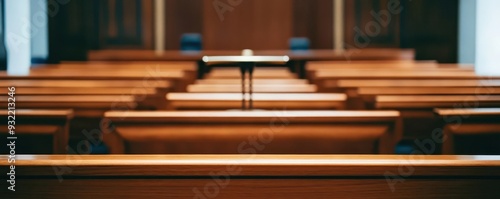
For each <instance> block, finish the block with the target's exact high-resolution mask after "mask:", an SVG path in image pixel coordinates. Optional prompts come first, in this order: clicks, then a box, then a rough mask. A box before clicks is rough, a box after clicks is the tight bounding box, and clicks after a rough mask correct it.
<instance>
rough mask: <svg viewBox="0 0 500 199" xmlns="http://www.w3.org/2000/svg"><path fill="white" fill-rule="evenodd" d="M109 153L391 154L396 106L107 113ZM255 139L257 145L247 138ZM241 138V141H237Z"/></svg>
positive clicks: (397, 134)
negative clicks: (111, 129)
mask: <svg viewBox="0 0 500 199" xmlns="http://www.w3.org/2000/svg"><path fill="white" fill-rule="evenodd" d="M105 118H106V119H108V120H110V121H111V122H112V124H113V126H114V129H115V131H114V132H113V133H111V134H106V135H104V136H105V139H104V140H105V142H106V143H107V144H108V146H110V149H111V152H112V153H118V154H123V153H139V154H149V153H154V154H159V153H160V154H161V153H167V154H169V153H180V154H237V153H247V152H249V151H255V152H256V153H257V152H258V153H267V154H282V153H284V154H296V153H297V154H317V153H320V154H325V153H347V154H353V153H356V154H359V153H362V154H372V153H385V154H387V153H392V152H393V150H394V144H395V143H396V142H397V141H398V140H399V139H400V137H401V132H400V129H399V121H398V118H399V113H398V112H397V111H288V110H275V111H187V112H186V111H169V112H165V111H162V112H158V111H157V112H144V111H134V112H107V113H106V114H105ZM253 138H257V140H256V141H257V142H258V143H259V145H258V146H257V147H256V148H253V147H252V146H247V144H245V143H247V141H248V140H252V139H253ZM242 143H243V144H242Z"/></svg>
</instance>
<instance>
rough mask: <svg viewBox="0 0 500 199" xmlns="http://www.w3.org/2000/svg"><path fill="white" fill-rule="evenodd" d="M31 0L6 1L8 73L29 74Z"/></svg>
mask: <svg viewBox="0 0 500 199" xmlns="http://www.w3.org/2000/svg"><path fill="white" fill-rule="evenodd" d="M30 32H31V31H30V0H6V1H5V43H6V46H7V73H8V74H10V75H27V74H29V68H30V65H31V33H30Z"/></svg>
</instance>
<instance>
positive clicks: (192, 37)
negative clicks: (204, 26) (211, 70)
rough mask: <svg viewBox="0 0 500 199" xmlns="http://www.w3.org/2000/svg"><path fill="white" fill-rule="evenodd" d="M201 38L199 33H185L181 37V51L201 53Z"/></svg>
mask: <svg viewBox="0 0 500 199" xmlns="http://www.w3.org/2000/svg"><path fill="white" fill-rule="evenodd" d="M201 44H202V37H201V34H199V33H185V34H183V35H182V36H181V50H182V51H201V49H202V45H201Z"/></svg>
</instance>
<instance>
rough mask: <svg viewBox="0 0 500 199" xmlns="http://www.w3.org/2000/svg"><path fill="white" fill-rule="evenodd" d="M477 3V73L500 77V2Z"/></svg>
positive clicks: (489, 0) (487, 0) (480, 0)
mask: <svg viewBox="0 0 500 199" xmlns="http://www.w3.org/2000/svg"><path fill="white" fill-rule="evenodd" d="M476 3H477V10H476V73H478V74H480V75H500V36H499V35H500V10H499V9H500V1H499V0H477V2H476Z"/></svg>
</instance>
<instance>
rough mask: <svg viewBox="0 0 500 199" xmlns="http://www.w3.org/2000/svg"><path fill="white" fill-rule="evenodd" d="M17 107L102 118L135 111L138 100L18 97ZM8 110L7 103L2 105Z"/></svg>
mask: <svg viewBox="0 0 500 199" xmlns="http://www.w3.org/2000/svg"><path fill="white" fill-rule="evenodd" d="M0 101H5V102H6V101H7V97H6V96H0ZM16 106H17V107H22V108H23V109H74V114H75V117H91V118H95V117H102V116H103V114H104V112H105V111H108V110H112V109H115V110H121V109H129V110H132V109H135V108H136V107H137V103H136V99H135V97H134V96H130V95H122V96H115V95H95V96H85V95H54V96H53V95H49V96H47V95H42V96H30V95H21V96H16ZM0 107H1V108H7V103H2V104H0Z"/></svg>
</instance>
